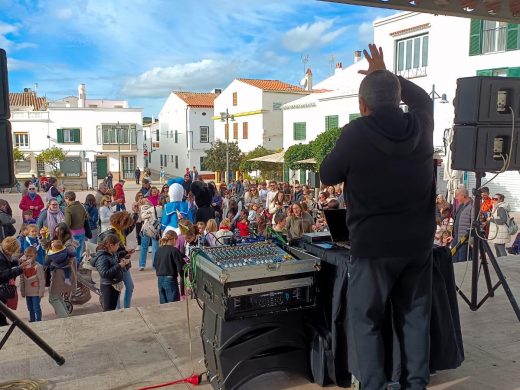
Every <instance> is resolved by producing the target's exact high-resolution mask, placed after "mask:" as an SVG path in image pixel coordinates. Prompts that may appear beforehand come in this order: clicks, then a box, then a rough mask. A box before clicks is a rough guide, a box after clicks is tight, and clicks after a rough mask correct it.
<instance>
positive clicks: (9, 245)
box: [0, 236, 31, 326]
mask: <svg viewBox="0 0 520 390" xmlns="http://www.w3.org/2000/svg"><path fill="white" fill-rule="evenodd" d="M19 250H20V243H19V242H18V240H17V239H16V237H13V236H9V237H6V238H5V239H4V240H3V241H2V244H1V245H0V286H5V285H14V280H15V279H16V278H17V277H18V276H20V275H21V274H22V273H23V271H24V269H26V268H28V267H29V266H30V265H31V262H30V260H26V261H23V262H21V263H20V264H19V265H18V263H17V262H14V261H13V255H14V254H16V253H18V251H19ZM11 289H12V287H11ZM14 289H16V287H14ZM6 300H7V299H6V297H0V301H2V303H6ZM6 325H7V319H6V318H5V316H4V315H3V314H2V313H0V326H6Z"/></svg>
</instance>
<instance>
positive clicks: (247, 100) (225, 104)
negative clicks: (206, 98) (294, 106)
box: [214, 79, 309, 153]
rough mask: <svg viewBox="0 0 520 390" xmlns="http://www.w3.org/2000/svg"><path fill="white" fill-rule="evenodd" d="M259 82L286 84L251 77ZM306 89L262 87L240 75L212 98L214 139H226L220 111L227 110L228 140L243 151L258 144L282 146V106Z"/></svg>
mask: <svg viewBox="0 0 520 390" xmlns="http://www.w3.org/2000/svg"><path fill="white" fill-rule="evenodd" d="M251 81H252V82H259V85H266V86H269V85H272V86H273V88H276V86H277V85H281V84H283V85H287V84H285V83H281V82H278V81H274V80H273V81H270V80H251ZM308 94H309V92H307V91H305V90H303V89H301V88H299V87H295V89H294V91H291V92H289V91H283V90H280V91H277V90H268V89H265V90H264V89H262V88H259V87H257V86H254V85H251V84H249V83H247V82H244V81H242V80H240V79H236V80H234V81H232V82H231V84H229V85H228V86H227V87H226V89H224V90H223V91H222V93H221V94H220V95H219V96H218V97H217V98H216V99H215V117H214V119H215V139H217V140H221V141H224V142H225V141H226V135H225V128H226V122H225V121H221V119H220V113H222V112H226V110H227V111H228V113H229V115H230V116H231V115H232V116H233V118H234V120H231V119H230V120H229V139H228V140H229V142H237V143H238V147H239V148H240V150H241V151H242V152H244V153H247V152H250V151H252V150H253V149H255V148H256V147H258V146H264V147H265V148H267V149H270V150H277V149H280V148H282V147H283V116H282V111H281V107H282V105H284V104H285V103H288V102H291V101H293V100H296V99H298V98H300V97H302V96H305V95H308Z"/></svg>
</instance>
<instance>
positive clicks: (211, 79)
mask: <svg viewBox="0 0 520 390" xmlns="http://www.w3.org/2000/svg"><path fill="white" fill-rule="evenodd" d="M236 67H237V64H236V63H230V62H227V61H221V60H213V59H203V60H201V61H199V62H191V63H186V64H176V65H173V66H170V67H155V68H153V69H151V70H148V71H146V72H144V73H142V74H140V75H139V76H136V77H132V78H130V79H128V80H127V81H126V82H125V83H124V86H123V90H122V92H123V93H124V94H125V96H132V97H159V96H163V97H164V96H167V95H168V93H170V92H171V91H172V90H184V91H201V92H204V91H210V90H212V89H213V88H222V87H224V86H226V85H227V83H229V82H230V81H231V80H232V79H233V78H234V77H235V72H236Z"/></svg>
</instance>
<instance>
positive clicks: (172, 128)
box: [149, 92, 216, 176]
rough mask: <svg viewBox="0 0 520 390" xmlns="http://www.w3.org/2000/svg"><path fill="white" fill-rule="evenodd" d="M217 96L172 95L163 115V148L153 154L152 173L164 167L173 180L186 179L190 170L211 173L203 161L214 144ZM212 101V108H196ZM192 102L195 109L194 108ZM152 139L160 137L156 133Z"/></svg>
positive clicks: (203, 94) (177, 93)
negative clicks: (174, 177)
mask: <svg viewBox="0 0 520 390" xmlns="http://www.w3.org/2000/svg"><path fill="white" fill-rule="evenodd" d="M215 96H216V95H215V94H212V93H200V94H198V93H191V92H172V93H171V94H170V96H168V99H167V100H166V102H165V103H164V105H163V107H162V109H161V112H160V113H159V132H158V134H159V141H160V143H159V145H160V146H159V148H158V149H157V150H154V151H153V153H152V160H151V163H150V165H149V166H150V167H151V169H153V170H156V171H159V170H160V169H161V166H163V167H164V170H165V171H166V173H167V174H168V175H170V176H183V175H184V172H185V171H186V168H190V170H191V169H192V168H193V167H196V168H197V170H198V171H199V173H202V174H204V173H207V171H206V169H205V167H204V164H203V157H204V156H205V155H206V150H208V149H210V148H211V143H212V142H213V140H214V134H213V119H212V116H213V106H212V104H213V101H214V100H215ZM183 98H185V99H186V100H183ZM191 99H193V100H191ZM208 101H209V102H211V106H210V105H209V104H202V105H206V106H205V107H200V106H198V104H196V103H205V102H206V103H207V102H208ZM191 102H194V105H190V103H191ZM152 137H156V136H155V134H154V132H152ZM153 139H154V140H155V139H156V138H153Z"/></svg>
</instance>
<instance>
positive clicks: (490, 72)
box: [477, 69, 493, 76]
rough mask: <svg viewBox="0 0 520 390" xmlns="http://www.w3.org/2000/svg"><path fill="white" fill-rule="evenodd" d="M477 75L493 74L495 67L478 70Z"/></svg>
mask: <svg viewBox="0 0 520 390" xmlns="http://www.w3.org/2000/svg"><path fill="white" fill-rule="evenodd" d="M477 76H493V69H480V70H477Z"/></svg>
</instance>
